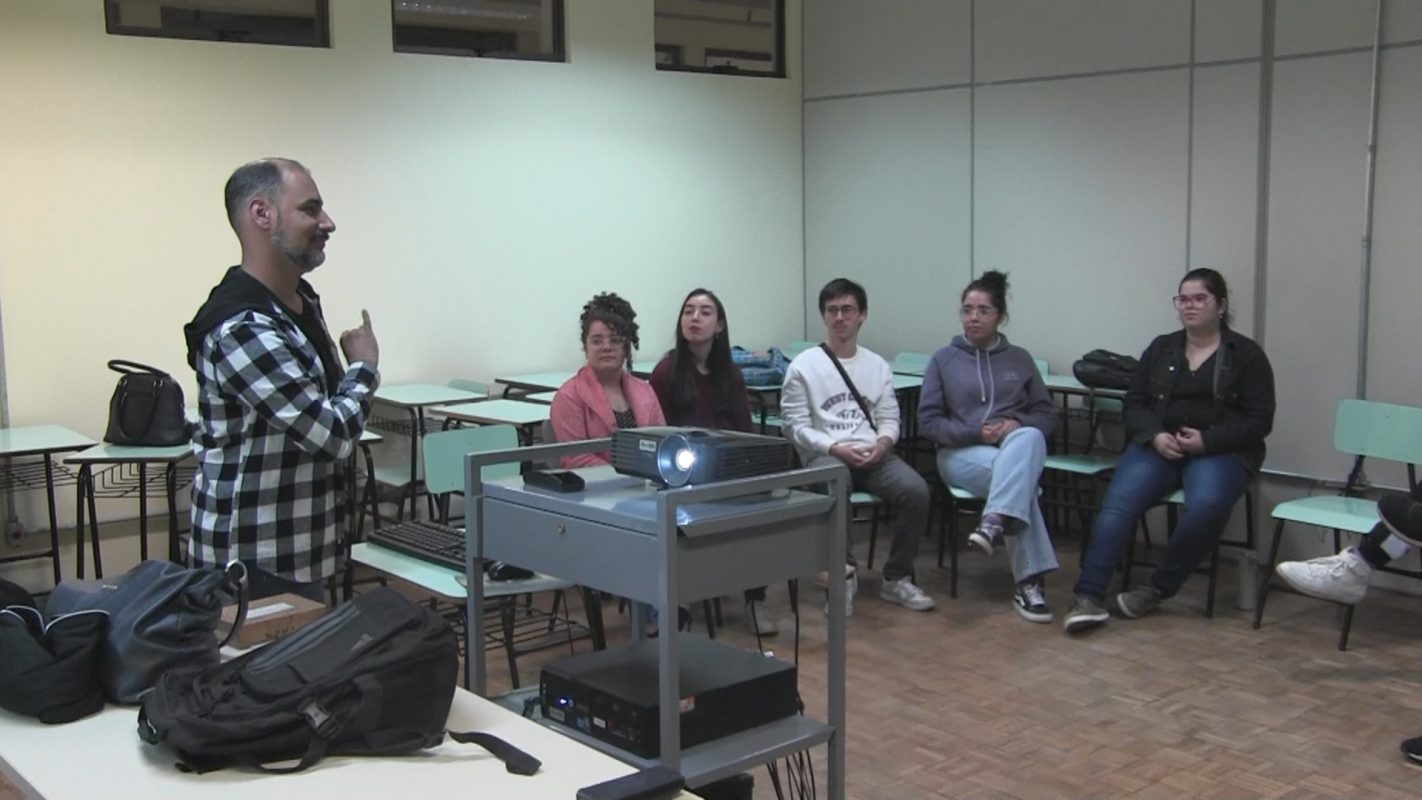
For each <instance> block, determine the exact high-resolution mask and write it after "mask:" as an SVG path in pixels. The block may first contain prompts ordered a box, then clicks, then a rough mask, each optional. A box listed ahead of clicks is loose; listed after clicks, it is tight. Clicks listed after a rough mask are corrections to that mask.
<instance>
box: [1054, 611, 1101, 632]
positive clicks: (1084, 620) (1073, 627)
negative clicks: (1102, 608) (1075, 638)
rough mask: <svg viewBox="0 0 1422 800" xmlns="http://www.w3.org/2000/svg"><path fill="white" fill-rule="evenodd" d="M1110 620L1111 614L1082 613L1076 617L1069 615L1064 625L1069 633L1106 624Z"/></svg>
mask: <svg viewBox="0 0 1422 800" xmlns="http://www.w3.org/2000/svg"><path fill="white" fill-rule="evenodd" d="M1110 620H1111V615H1110V614H1101V615H1096V614H1091V615H1086V614H1082V615H1078V616H1075V617H1070V616H1069V617H1067V618H1066V623H1065V624H1064V625H1063V626H1062V627H1063V628H1065V629H1066V632H1067V633H1081V632H1082V631H1085V630H1090V629H1091V628H1097V627H1100V626H1102V625H1105V624H1106V623H1107V622H1109V621H1110Z"/></svg>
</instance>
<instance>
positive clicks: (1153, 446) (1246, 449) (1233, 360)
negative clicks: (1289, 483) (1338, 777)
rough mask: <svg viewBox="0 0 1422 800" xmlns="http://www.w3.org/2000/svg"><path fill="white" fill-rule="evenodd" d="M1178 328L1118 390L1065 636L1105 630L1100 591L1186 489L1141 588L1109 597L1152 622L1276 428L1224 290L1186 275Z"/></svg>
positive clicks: (1202, 552)
mask: <svg viewBox="0 0 1422 800" xmlns="http://www.w3.org/2000/svg"><path fill="white" fill-rule="evenodd" d="M1171 299H1172V301H1173V302H1174V304H1175V308H1176V309H1177V311H1178V314H1179V318H1180V325H1181V329H1180V330H1178V331H1174V332H1172V333H1167V334H1164V335H1161V336H1157V337H1156V338H1155V341H1153V342H1151V343H1150V346H1149V347H1147V348H1146V350H1145V353H1143V354H1142V355H1141V359H1140V366H1139V367H1137V368H1136V373H1135V376H1134V377H1133V378H1132V380H1131V387H1130V389H1128V390H1127V391H1126V400H1125V407H1124V409H1123V411H1122V414H1123V415H1124V417H1125V423H1126V436H1127V437H1128V438H1129V440H1130V444H1128V445H1127V446H1126V450H1125V452H1123V453H1122V454H1121V460H1120V461H1119V462H1117V464H1116V474H1115V475H1114V476H1113V477H1112V478H1111V485H1110V486H1109V487H1107V489H1106V496H1105V497H1104V498H1103V499H1102V501H1101V510H1100V511H1099V512H1098V513H1097V514H1096V520H1095V522H1094V523H1093V524H1092V526H1091V539H1090V540H1089V542H1088V544H1087V548H1086V553H1085V555H1084V556H1083V557H1082V565H1081V577H1080V579H1079V580H1077V582H1076V589H1075V592H1076V601H1075V603H1074V604H1073V605H1072V607H1071V610H1070V611H1068V612H1067V615H1066V630H1067V632H1068V633H1074V632H1076V631H1081V630H1085V629H1087V628H1092V627H1095V626H1097V625H1100V624H1102V623H1104V622H1106V621H1107V620H1108V619H1109V618H1110V615H1109V613H1108V611H1107V610H1106V589H1107V586H1108V585H1109V584H1110V582H1111V573H1112V572H1114V571H1115V570H1116V565H1117V564H1119V563H1120V561H1121V557H1122V555H1123V554H1124V553H1125V551H1126V545H1127V544H1128V543H1129V542H1130V539H1131V537H1132V536H1133V535H1135V530H1136V526H1137V525H1138V524H1139V523H1140V518H1141V515H1143V514H1145V512H1146V509H1148V508H1150V507H1151V506H1152V505H1155V504H1156V503H1158V502H1160V499H1161V498H1162V497H1164V496H1165V495H1166V494H1167V493H1169V492H1172V491H1174V490H1176V489H1180V488H1183V489H1184V490H1185V505H1184V506H1183V508H1182V509H1181V512H1180V516H1179V519H1178V520H1177V521H1176V524H1175V530H1174V531H1173V532H1172V533H1171V536H1170V543H1169V544H1167V545H1166V547H1165V552H1164V553H1162V554H1161V559H1160V564H1159V566H1157V567H1156V570H1155V574H1154V575H1152V576H1151V578H1150V581H1149V582H1147V583H1146V585H1145V586H1143V587H1141V588H1139V589H1133V590H1131V591H1129V592H1122V593H1120V594H1119V595H1117V596H1116V607H1117V609H1118V610H1119V611H1120V612H1121V615H1122V616H1124V617H1126V618H1128V619H1137V618H1139V617H1143V616H1145V615H1147V614H1150V613H1152V612H1154V611H1155V610H1156V609H1157V608H1159V607H1160V603H1161V601H1162V600H1164V599H1166V598H1169V597H1171V596H1172V595H1174V594H1175V593H1176V592H1178V591H1179V590H1180V587H1181V586H1182V585H1183V584H1184V583H1185V579H1186V578H1188V577H1190V573H1192V572H1194V571H1195V568H1196V567H1198V566H1199V565H1200V562H1201V561H1203V560H1204V559H1205V557H1206V556H1208V555H1209V554H1210V550H1211V548H1213V547H1214V545H1215V542H1217V541H1219V538H1220V535H1221V534H1222V533H1223V532H1224V526H1225V523H1226V522H1227V521H1228V519H1229V512H1230V509H1232V508H1234V504H1235V502H1236V501H1238V500H1239V497H1240V495H1242V494H1244V492H1245V490H1246V489H1248V488H1249V481H1250V480H1251V479H1252V477H1253V476H1254V474H1255V473H1257V472H1258V471H1259V468H1260V466H1262V465H1263V463H1264V437H1266V436H1268V435H1269V431H1270V430H1272V429H1273V427H1274V371H1273V368H1272V367H1270V365H1269V358H1268V356H1266V355H1264V350H1263V348H1261V347H1260V346H1259V345H1258V344H1256V343H1255V342H1254V340H1253V339H1250V338H1249V337H1247V336H1245V335H1243V334H1241V333H1236V332H1235V331H1234V329H1232V328H1231V327H1230V325H1229V323H1230V306H1229V287H1227V286H1226V285H1225V279H1224V276H1223V275H1221V274H1219V273H1218V272H1216V271H1215V270H1212V269H1206V268H1200V269H1192V270H1190V271H1189V272H1187V273H1186V274H1185V277H1184V278H1183V279H1181V281H1180V286H1179V287H1178V288H1177V289H1176V294H1175V296H1174V297H1173V298H1171Z"/></svg>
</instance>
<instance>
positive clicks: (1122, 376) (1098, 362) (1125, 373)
mask: <svg viewBox="0 0 1422 800" xmlns="http://www.w3.org/2000/svg"><path fill="white" fill-rule="evenodd" d="M1137 366H1139V362H1138V361H1136V359H1134V358H1131V357H1130V356H1123V355H1121V354H1120V353H1113V352H1111V351H1110V350H1092V351H1091V352H1090V353H1087V354H1086V355H1084V356H1082V357H1081V358H1080V359H1078V360H1077V362H1076V363H1075V364H1072V365H1071V374H1072V375H1075V376H1076V379H1077V380H1079V381H1081V382H1082V384H1083V385H1085V386H1089V387H1091V388H1093V389H1129V388H1131V378H1132V376H1134V375H1135V374H1136V367H1137Z"/></svg>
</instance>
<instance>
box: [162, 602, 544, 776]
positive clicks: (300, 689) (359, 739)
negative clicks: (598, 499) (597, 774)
mask: <svg viewBox="0 0 1422 800" xmlns="http://www.w3.org/2000/svg"><path fill="white" fill-rule="evenodd" d="M458 671H459V655H458V646H457V644H456V642H455V637H454V632H453V631H452V630H450V627H449V623H447V622H445V621H444V620H443V619H441V618H440V616H439V615H438V614H436V613H435V612H434V611H431V610H430V609H428V608H423V607H417V606H415V605H414V604H412V603H411V602H410V601H409V600H406V599H405V598H404V597H402V596H401V595H400V594H399V593H398V592H396V591H394V590H392V589H389V588H385V587H380V588H377V589H375V590H373V591H370V592H366V593H364V594H361V595H359V596H357V597H356V598H355V599H354V600H352V601H351V602H349V603H346V604H345V605H343V606H340V607H339V608H337V609H335V610H333V611H331V612H329V613H327V614H326V615H325V616H324V617H321V618H320V619H318V620H316V621H315V622H312V623H311V624H309V625H307V626H305V627H304V628H301V629H300V630H298V631H297V632H296V633H293V634H292V635H291V636H289V637H287V638H285V639H282V640H281V641H278V642H276V643H273V644H270V645H267V646H266V647H262V648H259V649H257V650H254V651H252V652H250V653H246V654H244V655H242V656H239V657H238V658H235V659H233V660H231V661H228V662H227V663H225V664H219V665H216V666H209V667H195V668H194V667H186V668H178V669H174V670H170V671H169V672H166V673H164V674H163V676H162V678H160V679H159V681H158V685H157V686H155V687H154V689H153V691H152V692H150V693H149V694H148V695H147V696H146V697H144V700H143V706H142V708H141V709H140V710H139V712H138V735H139V736H140V737H141V738H142V739H143V740H144V741H145V742H148V743H149V744H155V745H157V744H164V745H167V746H169V747H171V748H172V749H173V750H175V751H176V752H177V754H178V756H179V758H180V759H181V761H180V763H179V764H178V768H179V769H182V770H184V771H188V772H207V771H209V770H215V769H221V768H223V767H229V766H241V765H245V766H252V767H258V768H261V769H263V770H266V771H270V772H299V771H301V770H304V769H306V768H307V767H309V766H311V765H312V764H315V763H316V762H318V761H320V760H321V759H322V758H323V757H325V756H327V755H337V754H341V755H400V754H407V753H413V752H416V751H418V750H421V749H424V748H427V747H434V746H436V745H438V744H440V743H441V742H443V741H444V736H445V727H444V726H445V721H446V719H447V718H448V717H449V709H450V705H451V704H452V703H453V701H454V683H455V676H456V674H457V673H458ZM450 735H451V737H452V738H454V739H455V740H457V741H461V742H472V743H474V744H478V745H481V746H483V747H484V748H485V749H487V750H489V751H490V752H491V753H493V754H494V755H496V756H498V757H499V759H500V760H502V761H503V762H504V765H505V767H506V768H507V769H508V771H509V772H512V773H515V774H520V775H532V774H533V773H535V772H537V771H538V768H539V766H540V763H539V761H538V759H536V758H533V757H532V756H530V755H528V754H527V753H524V752H523V751H521V750H519V749H518V748H516V747H514V746H513V745H510V744H508V743H507V742H504V741H502V740H500V739H498V738H496V737H493V736H489V735H488V734H481V733H469V734H463V733H451V734H450ZM298 759H299V763H297V764H296V765H295V766H290V767H282V768H278V769H273V768H270V767H266V766H264V765H266V764H270V763H273V762H278V761H292V760H298Z"/></svg>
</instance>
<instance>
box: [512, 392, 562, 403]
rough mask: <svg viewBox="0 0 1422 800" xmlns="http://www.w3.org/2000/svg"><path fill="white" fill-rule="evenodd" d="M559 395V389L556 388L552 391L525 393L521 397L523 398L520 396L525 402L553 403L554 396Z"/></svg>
mask: <svg viewBox="0 0 1422 800" xmlns="http://www.w3.org/2000/svg"><path fill="white" fill-rule="evenodd" d="M557 396H558V390H557V389H554V390H553V391H551V392H532V393H530V394H526V395H524V396H523V397H521V398H519V399H521V400H523V401H524V402H528V403H552V402H553V398H555V397H557Z"/></svg>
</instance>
